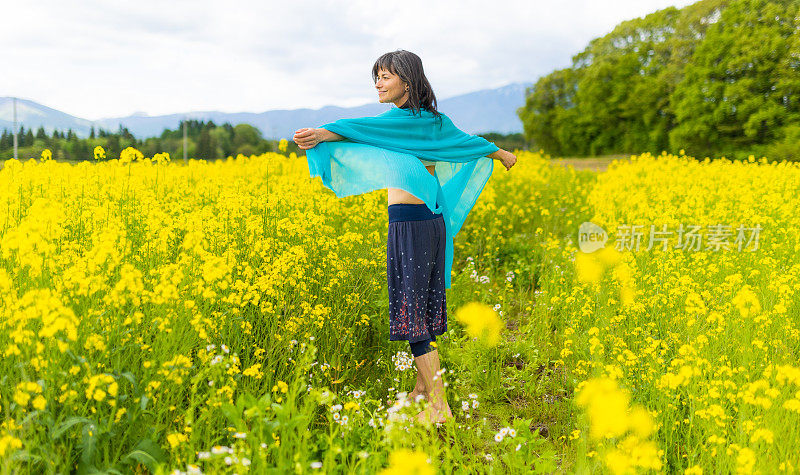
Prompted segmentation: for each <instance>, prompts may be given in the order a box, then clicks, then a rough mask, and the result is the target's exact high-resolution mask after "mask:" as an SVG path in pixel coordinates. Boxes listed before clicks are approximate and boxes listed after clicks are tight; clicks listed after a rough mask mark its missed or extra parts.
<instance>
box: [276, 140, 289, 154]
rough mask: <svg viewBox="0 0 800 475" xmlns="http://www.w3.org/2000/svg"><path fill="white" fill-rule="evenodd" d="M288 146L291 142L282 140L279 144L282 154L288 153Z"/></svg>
mask: <svg viewBox="0 0 800 475" xmlns="http://www.w3.org/2000/svg"><path fill="white" fill-rule="evenodd" d="M288 146H289V141H288V140H286V139H281V140H280V142H278V150H280V151H281V152H284V153H286V148H287V147H288Z"/></svg>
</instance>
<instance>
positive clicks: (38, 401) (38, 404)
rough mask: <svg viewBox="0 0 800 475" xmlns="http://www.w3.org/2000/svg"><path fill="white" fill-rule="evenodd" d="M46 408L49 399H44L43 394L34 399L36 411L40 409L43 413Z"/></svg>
mask: <svg viewBox="0 0 800 475" xmlns="http://www.w3.org/2000/svg"><path fill="white" fill-rule="evenodd" d="M46 406H47V399H45V398H44V397H42V395H41V394H40V395H38V396H36V398H34V400H33V407H34V408H36V409H38V410H40V411H43V410H44V408H45V407H46Z"/></svg>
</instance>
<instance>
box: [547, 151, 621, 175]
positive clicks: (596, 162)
mask: <svg viewBox="0 0 800 475" xmlns="http://www.w3.org/2000/svg"><path fill="white" fill-rule="evenodd" d="M628 159H630V155H606V156H603V157H589V158H553V159H551V160H550V161H551V162H552V163H553V164H557V165H561V166H564V167H568V166H570V165H572V166H573V167H574V168H575V169H576V170H592V171H596V172H604V171H606V170H607V169H608V165H609V164H610V163H611V162H613V161H614V160H628Z"/></svg>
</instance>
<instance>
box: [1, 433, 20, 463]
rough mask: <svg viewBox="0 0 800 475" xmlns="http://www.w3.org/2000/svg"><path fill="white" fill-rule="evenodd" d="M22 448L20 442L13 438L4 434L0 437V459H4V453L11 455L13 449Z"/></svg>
mask: <svg viewBox="0 0 800 475" xmlns="http://www.w3.org/2000/svg"><path fill="white" fill-rule="evenodd" d="M21 448H22V441H21V440H19V439H17V438H16V437H14V436H11V435H8V434H4V435H3V436H2V437H0V457H5V455H6V453H11V452H13V451H14V450H15V449H21Z"/></svg>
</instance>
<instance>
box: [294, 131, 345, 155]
mask: <svg viewBox="0 0 800 475" xmlns="http://www.w3.org/2000/svg"><path fill="white" fill-rule="evenodd" d="M292 140H293V141H294V143H296V144H297V146H298V147H300V148H301V149H303V150H308V149H309V148H314V147H316V146H317V144H318V143H320V142H336V141H338V140H344V137H342V136H341V135H339V134H336V133H333V132H331V131H330V130H326V129H322V128H317V129H314V128H302V129H299V130H297V131H295V133H294V137H292Z"/></svg>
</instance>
